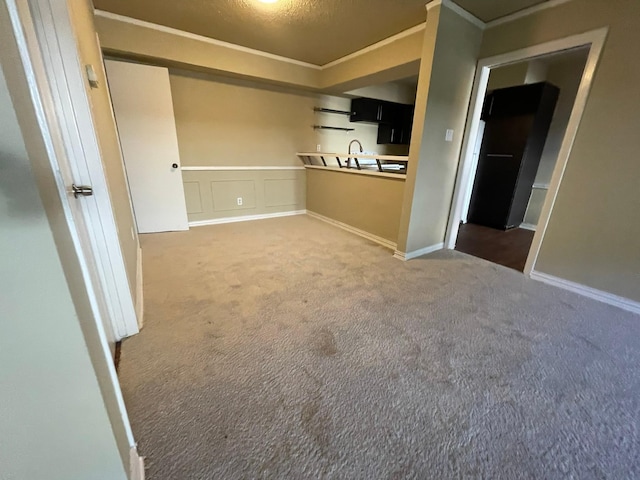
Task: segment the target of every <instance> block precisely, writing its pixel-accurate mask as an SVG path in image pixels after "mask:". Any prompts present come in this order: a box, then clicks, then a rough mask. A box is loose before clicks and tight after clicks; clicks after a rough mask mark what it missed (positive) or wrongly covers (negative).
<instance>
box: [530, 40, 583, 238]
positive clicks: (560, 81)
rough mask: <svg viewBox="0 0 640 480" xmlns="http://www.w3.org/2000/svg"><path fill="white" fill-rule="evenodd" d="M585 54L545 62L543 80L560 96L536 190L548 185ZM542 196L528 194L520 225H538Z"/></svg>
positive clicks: (542, 192)
mask: <svg viewBox="0 0 640 480" xmlns="http://www.w3.org/2000/svg"><path fill="white" fill-rule="evenodd" d="M588 54H589V51H588V50H584V51H582V52H581V53H579V54H576V53H572V54H569V56H568V57H567V58H566V59H564V60H563V59H562V58H561V57H558V58H556V59H554V60H552V61H550V62H547V65H546V69H545V70H546V73H545V80H546V81H548V82H550V83H552V84H553V85H555V86H556V87H558V88H559V89H560V96H559V97H558V103H557V104H556V110H555V112H554V114H553V121H552V122H551V126H550V127H549V134H548V135H547V141H546V143H545V145H544V150H543V152H542V157H541V159H540V165H539V167H538V173H537V174H536V180H535V184H536V185H538V186H540V187H541V186H548V185H549V183H550V182H551V177H552V175H553V170H554V168H555V166H556V163H557V160H558V154H559V153H560V147H561V146H562V141H563V140H564V134H565V132H566V130H567V125H568V124H569V117H570V116H571V111H572V110H573V105H574V103H575V99H576V95H577V94H578V88H579V87H580V81H581V80H582V73H583V71H584V67H585V64H586V61H587V55H588ZM546 194H547V190H546V189H544V188H534V189H533V190H532V191H531V197H530V199H529V205H528V207H527V212H526V213H525V217H524V223H527V224H529V225H537V224H538V220H539V219H540V213H541V212H542V206H543V205H544V200H545V198H546Z"/></svg>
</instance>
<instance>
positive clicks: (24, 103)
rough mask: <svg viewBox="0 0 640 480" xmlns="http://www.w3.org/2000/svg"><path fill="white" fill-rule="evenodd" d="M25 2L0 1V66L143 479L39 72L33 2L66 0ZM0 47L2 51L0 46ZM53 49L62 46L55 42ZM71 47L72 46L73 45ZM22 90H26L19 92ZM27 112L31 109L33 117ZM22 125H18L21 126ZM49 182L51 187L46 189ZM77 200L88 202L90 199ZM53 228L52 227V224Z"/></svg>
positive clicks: (118, 420) (49, 90) (109, 406)
mask: <svg viewBox="0 0 640 480" xmlns="http://www.w3.org/2000/svg"><path fill="white" fill-rule="evenodd" d="M31 1H32V3H31V4H30V3H29V0H4V4H2V5H0V10H1V11H0V13H1V14H4V13H5V12H6V13H7V15H6V17H5V16H3V17H2V19H1V20H2V21H1V22H0V23H2V27H3V28H7V30H11V32H10V35H12V36H13V37H14V39H15V46H14V44H13V43H12V44H11V45H6V46H3V55H4V54H6V58H9V59H10V61H7V63H6V64H5V63H4V60H5V58H3V68H4V67H5V65H6V66H8V67H9V68H10V69H15V71H18V70H21V72H20V73H18V74H16V75H15V76H14V78H15V79H17V80H16V81H20V82H21V83H22V85H21V86H20V88H15V90H14V91H16V92H17V93H18V94H19V95H20V96H19V97H18V98H20V101H19V102H18V103H14V107H15V108H16V114H17V115H18V117H19V118H20V117H22V118H27V119H29V117H33V121H31V120H30V119H29V120H28V121H30V122H32V124H30V125H29V127H30V128H37V131H38V132H39V133H41V135H42V136H41V137H39V138H38V139H31V138H30V137H27V138H25V142H26V143H27V145H29V142H30V141H33V142H42V144H43V146H44V149H45V150H46V159H45V161H46V162H47V165H46V166H45V167H44V168H41V169H40V170H42V171H44V170H46V173H44V175H45V176H47V177H50V178H51V180H52V183H51V184H48V183H47V184H45V185H44V186H43V185H39V189H40V195H41V196H42V198H43V201H45V202H46V200H47V199H51V198H52V197H57V199H59V200H60V204H59V207H60V208H58V209H56V210H55V212H54V213H55V215H54V219H53V220H52V219H51V218H50V219H49V221H50V222H52V221H53V223H54V224H55V223H58V224H64V225H65V227H64V230H65V231H66V232H67V233H68V237H66V236H65V237H64V238H61V237H60V235H59V236H58V237H57V238H56V241H57V240H58V239H59V238H61V239H62V240H64V241H65V244H64V245H65V247H64V248H65V249H67V247H68V246H69V240H70V241H71V243H72V245H71V247H72V249H73V250H74V251H75V253H76V255H77V261H78V267H79V269H80V272H79V273H80V274H81V278H82V281H83V282H84V286H83V288H84V291H86V295H87V299H88V301H89V303H90V305H91V313H92V315H90V316H83V317H82V318H81V319H79V320H80V324H81V327H82V330H83V334H84V336H85V343H86V345H87V349H88V351H89V357H90V359H91V362H92V365H93V368H94V370H95V372H96V381H97V383H98V385H99V387H100V390H101V393H102V395H103V399H104V401H105V402H104V403H105V408H106V412H107V414H108V416H109V420H110V422H111V424H112V426H113V430H114V437H115V440H116V442H117V443H118V449H119V450H120V451H121V452H122V449H123V448H126V449H128V456H127V457H128V458H126V459H125V458H123V461H124V463H125V465H127V464H128V465H129V467H130V470H129V472H127V475H128V478H130V479H132V480H143V479H144V470H143V468H142V467H143V462H142V458H141V457H139V456H138V454H137V447H136V443H135V440H134V436H133V432H132V429H131V425H130V422H129V417H128V414H127V410H126V407H125V404H124V399H123V396H122V392H121V390H120V385H119V381H118V376H117V373H116V371H115V366H114V363H113V357H112V356H111V352H110V350H109V346H108V344H107V340H108V338H107V332H106V328H105V325H104V323H103V322H102V318H103V316H104V312H105V309H104V308H101V307H102V306H103V303H104V302H103V298H102V297H103V295H102V294H103V285H102V284H101V282H96V281H94V278H96V277H95V276H94V275H93V274H92V270H95V269H96V268H97V262H96V261H95V258H94V257H95V254H96V252H94V251H93V249H92V248H87V246H86V243H85V242H84V241H83V240H82V237H83V235H82V234H81V230H82V231H84V230H85V227H86V225H85V223H86V222H85V216H87V217H88V216H89V210H87V215H85V214H84V213H85V212H84V211H83V212H82V213H83V214H82V215H80V216H79V217H80V218H78V215H77V213H75V212H76V211H75V210H74V209H73V208H72V203H71V202H72V201H74V202H75V200H73V199H71V198H70V197H71V196H70V194H69V192H68V191H67V188H66V187H67V185H65V183H64V181H63V175H62V171H63V169H65V168H70V167H69V165H67V164H70V163H72V162H80V161H81V159H79V158H74V155H77V154H78V151H76V150H73V149H71V148H70V147H71V145H68V144H67V143H66V140H67V137H65V134H64V132H63V131H62V130H63V128H64V126H63V124H64V123H65V121H66V120H67V119H66V118H64V116H65V115H67V114H69V113H70V112H69V111H59V110H58V108H57V107H58V106H59V104H57V103H56V102H55V101H54V97H55V95H56V92H57V90H55V89H54V88H53V85H51V84H50V80H51V79H50V78H49V77H48V76H47V75H46V72H45V68H44V62H43V54H42V52H41V48H40V47H41V46H42V47H44V45H41V44H40V43H39V42H38V36H37V34H36V28H35V27H36V22H35V21H34V15H33V14H32V12H33V11H34V10H36V9H37V8H38V6H37V5H36V2H40V5H45V6H46V5H47V2H51V4H52V5H51V6H54V7H56V8H58V12H57V13H58V14H60V15H62V17H66V18H67V19H68V15H66V13H65V12H66V11H65V9H64V7H66V2H60V1H56V0H31ZM74 1H75V0H74ZM53 4H56V5H53ZM30 6H31V7H33V10H31V9H30ZM60 7H62V12H61V11H60ZM51 11H52V12H54V11H55V10H54V9H51ZM58 19H60V18H58ZM67 21H68V20H67ZM70 32H71V30H68V31H67V32H66V33H65V34H64V35H61V38H60V40H61V41H62V40H63V39H64V37H69V36H70ZM49 46H50V45H49ZM5 47H6V50H4V48H5ZM56 48H64V47H63V46H62V45H58V47H56ZM73 50H74V51H75V46H74V47H73ZM6 73H7V72H5V75H6ZM10 90H11V87H10ZM24 92H28V93H27V94H25V93H24ZM14 102H15V100H14ZM29 102H30V103H29ZM33 113H35V116H34V115H33ZM34 124H35V125H34ZM22 127H23V126H22V125H21V128H22ZM27 148H29V146H27ZM81 154H84V151H81ZM41 160H42V159H39V160H38V161H41ZM38 161H35V160H34V159H32V162H33V164H38ZM85 168H86V167H85ZM48 180H49V178H47V182H48ZM50 186H52V187H53V188H50ZM82 200H85V199H79V200H78V201H79V202H81V201H82ZM83 203H87V204H89V203H90V202H83ZM94 221H95V219H94ZM54 230H56V229H55V228H54ZM58 230H60V229H58ZM90 233H93V232H90ZM54 235H55V232H54ZM65 235H66V234H65ZM34 301H38V299H37V298H36V299H34ZM87 317H90V318H87ZM86 326H89V329H88V330H85V327H86ZM117 431H121V432H123V435H122V436H119V435H118V434H117V433H116V432H117ZM125 442H126V444H125Z"/></svg>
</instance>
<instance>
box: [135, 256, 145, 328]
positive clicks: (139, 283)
mask: <svg viewBox="0 0 640 480" xmlns="http://www.w3.org/2000/svg"><path fill="white" fill-rule="evenodd" d="M136 263H137V266H136V317H137V319H138V328H140V329H141V328H142V325H144V280H143V275H142V274H143V271H142V248H140V247H138V261H137V262H136Z"/></svg>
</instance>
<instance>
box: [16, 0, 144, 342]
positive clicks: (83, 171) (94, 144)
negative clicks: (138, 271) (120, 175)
mask: <svg viewBox="0 0 640 480" xmlns="http://www.w3.org/2000/svg"><path fill="white" fill-rule="evenodd" d="M20 3H23V4H26V3H27V2H26V0H19V1H18V4H20ZM28 5H29V7H31V8H30V13H31V20H32V22H33V31H29V30H27V31H26V32H25V33H26V36H27V42H28V44H29V45H30V48H31V49H32V50H34V49H35V48H36V47H37V46H39V55H40V56H41V58H42V64H43V65H42V67H43V68H42V70H36V71H35V74H36V76H37V77H39V78H38V79H37V80H38V81H39V82H40V83H41V84H42V85H47V84H48V85H49V87H50V88H49V89H48V90H49V92H44V93H45V94H47V93H48V94H50V100H51V102H49V104H45V109H47V108H48V110H49V111H47V112H46V113H47V115H48V116H49V117H50V118H57V120H58V122H57V123H58V124H59V126H60V134H61V136H62V141H63V143H64V149H65V150H66V153H67V155H66V156H65V157H64V159H63V160H62V161H64V162H65V165H64V167H65V168H68V169H69V170H70V171H71V172H72V174H73V176H74V179H75V181H76V182H77V183H78V184H87V185H91V186H92V187H93V190H94V192H95V194H94V196H93V197H91V199H88V198H87V199H84V200H91V201H84V202H82V203H83V207H82V208H83V213H84V215H83V216H84V218H85V222H86V225H87V228H88V230H89V232H90V235H89V237H90V239H91V243H92V251H93V252H92V253H93V257H94V258H95V263H96V266H97V273H98V275H99V278H100V284H101V285H100V287H101V290H102V292H103V294H104V298H105V300H106V305H107V308H108V310H109V320H110V323H111V325H112V331H113V334H114V336H115V340H121V339H122V338H125V337H128V336H131V335H134V334H136V333H138V332H139V327H138V319H137V315H136V307H135V299H134V298H133V295H132V294H131V289H130V287H129V279H128V277H127V271H126V268H125V262H124V257H123V254H122V249H121V247H120V240H119V237H118V229H117V225H116V221H115V216H114V213H113V206H112V203H111V197H110V193H109V189H108V183H107V179H106V176H105V172H104V167H103V164H102V154H101V151H100V145H99V142H98V138H97V134H96V132H95V129H94V123H93V117H92V112H91V103H90V99H89V97H88V95H87V90H86V87H85V82H87V79H86V78H85V73H84V66H83V65H80V63H79V58H78V51H77V46H76V44H75V38H74V37H73V36H71V35H69V34H68V33H67V34H60V32H69V31H72V30H71V29H72V25H71V23H70V22H71V20H70V18H69V14H68V10H67V8H68V7H67V3H66V2H60V1H55V0H30V1H29V2H28ZM22 8H23V11H26V10H24V9H25V8H26V5H25V6H24V7H22ZM96 42H97V38H96ZM98 48H99V46H98ZM94 67H96V68H102V66H101V65H96V66H94ZM101 88H106V85H102V86H101ZM122 233H123V234H125V235H126V234H129V232H122ZM133 280H134V281H135V279H133Z"/></svg>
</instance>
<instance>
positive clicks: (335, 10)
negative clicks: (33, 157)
mask: <svg viewBox="0 0 640 480" xmlns="http://www.w3.org/2000/svg"><path fill="white" fill-rule="evenodd" d="M545 1H547V0H456V3H458V4H459V5H460V6H461V7H463V8H465V9H466V10H467V11H469V12H470V13H472V14H474V15H475V16H476V17H478V18H480V19H481V20H483V21H491V20H494V19H496V18H500V17H502V16H505V15H508V14H511V13H514V12H517V11H519V10H522V9H524V8H527V7H530V6H532V5H536V4H540V3H544V2H545ZM426 3H427V0H280V1H279V2H277V3H275V4H264V3H261V2H259V1H258V0H94V5H95V7H96V8H97V9H100V10H105V11H108V12H112V13H117V14H120V15H125V16H128V17H133V18H136V19H139V20H145V21H147V22H151V23H156V24H159V25H164V26H167V27H172V28H176V29H179V30H184V31H186V32H191V33H195V34H198V35H203V36H206V37H210V38H215V39H217V40H222V41H225V42H230V43H234V44H237V45H242V46H244V47H249V48H253V49H256V50H262V51H265V52H269V53H273V54H276V55H282V56H284V57H288V58H293V59H296V60H301V61H305V62H309V63H313V64H316V65H324V64H326V63H329V62H331V61H333V60H337V59H338V58H341V57H343V56H345V55H348V54H350V53H353V52H356V51H358V50H360V49H362V48H365V47H367V46H369V45H371V44H374V43H376V42H378V41H380V40H383V39H385V38H388V37H390V36H392V35H394V34H396V33H399V32H401V31H403V30H406V29H408V28H411V27H413V26H416V25H418V24H420V23H423V22H424V21H425V19H426V9H425V4H426Z"/></svg>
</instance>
